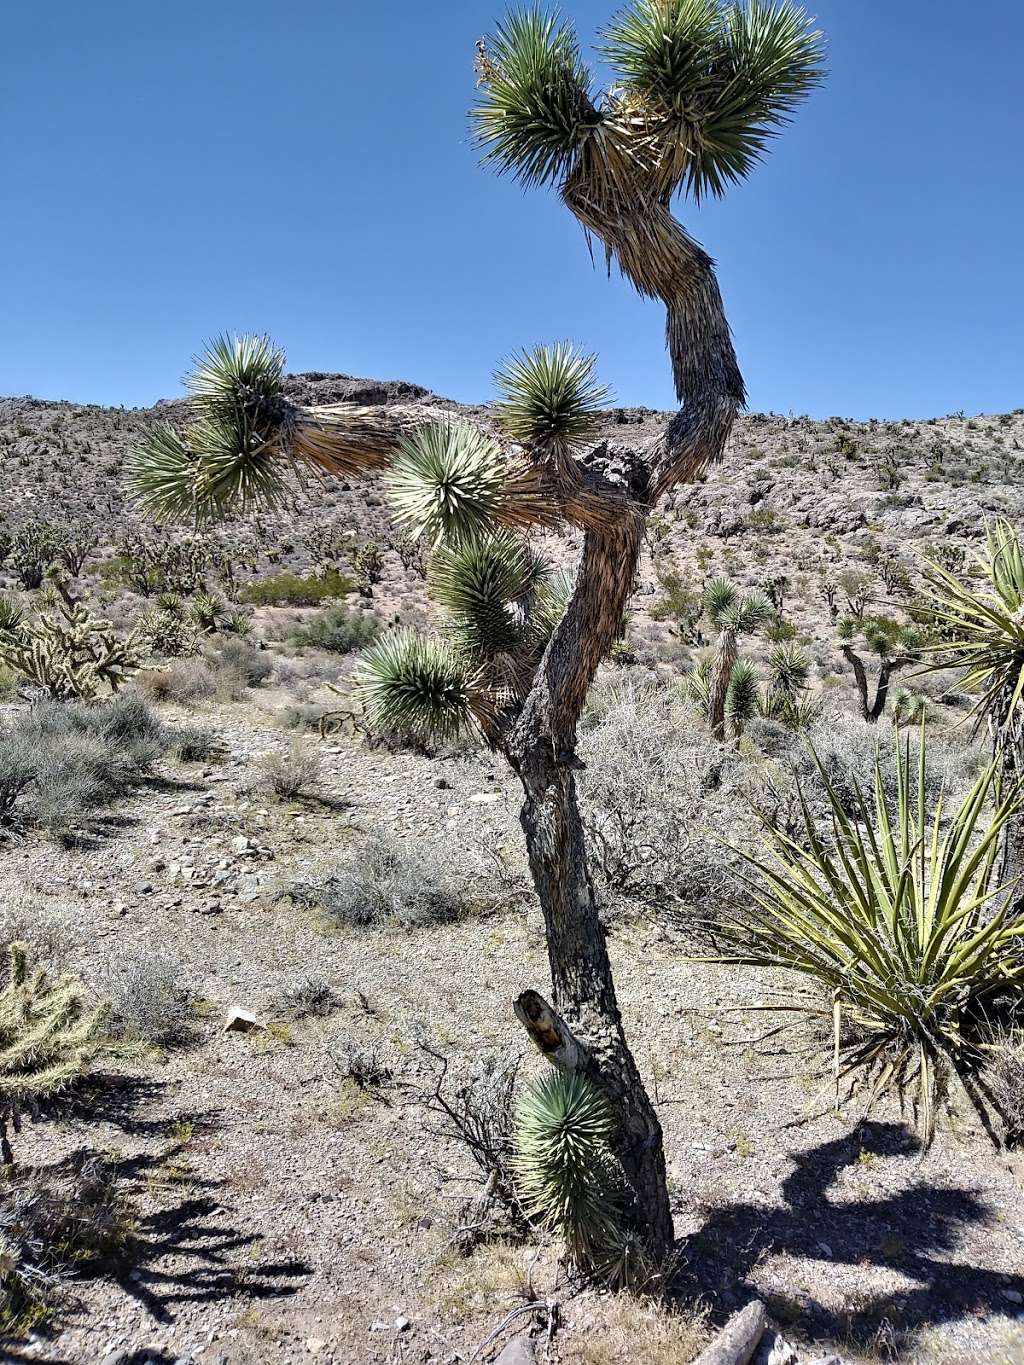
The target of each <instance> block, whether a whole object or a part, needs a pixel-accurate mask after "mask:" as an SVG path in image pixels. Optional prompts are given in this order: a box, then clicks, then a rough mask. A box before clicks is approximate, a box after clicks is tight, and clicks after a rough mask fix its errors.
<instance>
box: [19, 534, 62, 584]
mask: <svg viewBox="0 0 1024 1365" xmlns="http://www.w3.org/2000/svg"><path fill="white" fill-rule="evenodd" d="M56 553H57V537H56V535H55V534H54V531H53V528H52V527H51V526H50V525H49V524H48V523H47V522H29V523H27V524H26V525H25V526H20V527H19V528H18V530H17V531H15V533H14V538H13V540H12V542H11V549H10V559H11V564H12V565H13V567H14V571H15V573H16V574H17V575H18V581H19V582H20V584H21V586H22V587H23V588H24V589H25V591H26V592H31V591H32V590H33V589H35V588H38V587H40V586H41V585H42V582H43V579H44V578H45V577H46V570H47V568H48V566H49V564H50V562H51V560H52V559H53V558H54V556H55V555H56Z"/></svg>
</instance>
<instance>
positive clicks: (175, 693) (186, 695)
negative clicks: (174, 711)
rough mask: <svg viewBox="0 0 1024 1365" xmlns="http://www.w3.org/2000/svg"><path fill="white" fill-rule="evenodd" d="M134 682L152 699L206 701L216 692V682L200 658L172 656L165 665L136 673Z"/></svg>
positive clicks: (189, 701)
mask: <svg viewBox="0 0 1024 1365" xmlns="http://www.w3.org/2000/svg"><path fill="white" fill-rule="evenodd" d="M135 686H136V687H137V688H140V689H141V690H142V691H144V692H145V693H146V694H147V695H148V696H150V697H152V699H153V700H154V701H173V702H177V703H178V704H179V705H182V706H187V705H189V704H190V703H192V702H197V701H208V700H209V699H210V698H211V697H214V696H216V694H217V682H216V679H215V678H214V675H213V673H212V672H211V671H210V666H209V664H207V663H206V661H205V660H204V659H188V658H186V659H174V660H173V661H172V662H171V663H169V664H168V665H167V667H166V668H150V669H147V670H146V671H145V672H143V673H140V674H139V675H138V677H137V678H136V680H135Z"/></svg>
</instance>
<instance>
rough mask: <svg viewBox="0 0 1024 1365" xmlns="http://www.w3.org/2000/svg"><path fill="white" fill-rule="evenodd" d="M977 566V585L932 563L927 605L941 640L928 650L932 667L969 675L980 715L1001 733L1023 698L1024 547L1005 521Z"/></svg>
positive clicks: (991, 534) (993, 530) (991, 533)
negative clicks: (978, 571)
mask: <svg viewBox="0 0 1024 1365" xmlns="http://www.w3.org/2000/svg"><path fill="white" fill-rule="evenodd" d="M976 564H977V567H978V569H979V570H980V581H979V580H978V579H972V578H968V577H967V576H966V574H963V573H954V572H952V571H950V570H949V569H947V568H944V567H943V566H942V565H941V564H939V563H937V562H932V563H930V564H929V566H928V569H927V571H926V574H925V581H926V584H927V596H926V598H925V600H924V602H923V604H922V606H923V609H924V610H925V611H926V612H927V613H928V615H929V617H930V618H931V620H932V622H933V624H934V626H935V629H936V635H937V639H936V640H935V641H934V642H932V643H929V644H928V646H927V647H926V648H927V653H928V655H929V659H930V661H931V662H932V665H933V666H934V667H937V668H941V667H944V666H947V665H948V664H949V663H952V664H953V665H954V666H955V667H958V668H962V669H963V670H964V684H965V686H967V687H968V688H969V689H971V690H972V691H976V692H977V693H978V703H977V707H976V711H977V714H978V715H979V716H980V717H983V718H986V719H991V721H992V722H993V725H994V727H995V728H996V730H1002V728H1003V727H1004V726H1005V725H1006V723H1007V721H1008V720H1009V719H1010V718H1011V716H1012V715H1013V714H1014V712H1016V711H1017V710H1018V708H1019V707H1020V704H1021V698H1022V696H1024V550H1022V547H1021V541H1020V536H1019V535H1018V533H1017V531H1016V529H1015V528H1014V527H1013V526H1012V525H1011V524H1010V523H1009V522H1008V521H1006V520H1003V519H1000V520H998V521H996V522H995V523H994V524H993V525H992V526H990V527H989V528H988V531H987V533H986V536H985V548H984V550H983V551H982V552H981V553H980V554H978V555H977V556H976Z"/></svg>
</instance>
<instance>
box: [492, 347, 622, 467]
mask: <svg viewBox="0 0 1024 1365" xmlns="http://www.w3.org/2000/svg"><path fill="white" fill-rule="evenodd" d="M595 364H596V357H594V356H592V355H586V354H585V353H584V352H582V351H579V350H577V349H576V348H575V347H573V346H571V345H569V343H568V342H559V343H557V345H554V346H537V347H536V348H535V349H534V350H533V351H523V352H521V353H520V354H518V355H513V356H510V357H509V358H508V360H506V361H505V363H504V364H503V365H502V366H501V368H500V369H498V370H497V371H496V373H495V376H494V378H495V382H496V384H497V386H498V388H499V390H500V391H501V393H502V394H503V395H504V398H503V400H502V401H501V402H500V403H499V404H498V420H499V422H500V423H501V427H502V429H503V430H504V431H505V432H507V433H508V435H509V436H511V437H512V439H513V440H516V441H519V442H520V443H521V444H522V445H525V446H531V447H533V448H534V449H536V450H539V451H541V452H542V453H546V454H551V455H554V456H556V457H557V456H559V455H565V454H568V453H570V452H571V451H573V450H574V449H576V448H577V447H579V446H580V445H581V444H582V443H583V442H584V441H586V439H587V438H588V437H589V436H591V435H592V434H593V432H594V430H595V428H596V427H597V425H598V423H599V422H600V416H601V410H602V408H603V407H605V406H607V403H608V397H609V391H608V389H607V388H606V387H604V386H603V385H601V384H599V383H598V382H597V380H596V379H595V378H594V365H595Z"/></svg>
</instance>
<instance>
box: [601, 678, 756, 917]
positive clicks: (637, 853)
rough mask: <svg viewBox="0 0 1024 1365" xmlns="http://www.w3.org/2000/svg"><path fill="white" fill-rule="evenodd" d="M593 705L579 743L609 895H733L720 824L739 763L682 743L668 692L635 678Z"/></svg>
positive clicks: (703, 745)
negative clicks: (720, 891)
mask: <svg viewBox="0 0 1024 1365" xmlns="http://www.w3.org/2000/svg"><path fill="white" fill-rule="evenodd" d="M595 700H596V707H595V710H594V711H592V712H591V713H590V715H589V724H588V726H587V728H586V729H585V731H584V734H583V735H582V736H581V741H580V755H581V757H582V758H583V760H584V762H585V764H586V767H585V768H584V769H583V770H582V771H581V773H580V796H581V808H582V813H583V820H584V826H585V829H586V832H587V838H588V842H589V845H590V848H591V855H592V859H593V867H594V870H595V872H596V874H597V877H598V880H599V884H600V885H601V887H602V888H603V890H604V892H605V894H606V896H608V897H611V898H612V899H614V898H615V897H617V896H627V897H634V898H636V897H639V898H642V899H648V898H650V897H652V896H653V897H656V898H657V899H659V900H661V899H663V897H664V895H666V894H669V895H671V896H675V897H680V898H682V899H685V900H687V901H689V902H690V903H691V904H693V903H695V902H697V901H701V900H703V899H705V897H706V895H707V894H708V893H709V892H711V890H712V889H713V888H715V887H725V886H728V885H729V877H728V865H729V862H730V861H731V858H730V857H729V856H728V855H727V854H725V853H724V852H723V850H722V848H721V845H720V844H719V843H718V841H717V840H716V839H715V838H714V834H713V823H714V822H715V820H716V819H717V817H718V815H719V814H720V810H719V805H720V799H721V798H725V800H726V802H727V800H728V795H727V793H728V789H729V787H730V786H731V784H732V783H733V782H734V780H735V777H736V774H737V772H738V771H739V768H740V760H739V758H738V756H737V755H736V754H735V752H730V751H725V750H723V749H722V748H721V747H720V746H718V745H715V744H713V743H711V742H710V740H708V739H706V738H705V737H704V736H698V735H692V734H691V735H687V736H685V738H684V736H683V735H681V734H680V733H679V727H678V723H677V721H678V718H677V717H676V715H675V714H674V710H673V708H674V707H675V705H676V700H675V697H674V695H673V694H672V693H671V692H668V691H667V690H665V689H659V688H657V687H652V686H651V685H650V684H646V683H643V682H640V681H636V680H634V679H632V678H629V679H627V680H626V682H625V683H624V684H623V685H622V686H621V687H620V688H618V689H614V688H613V689H610V690H608V691H604V690H602V692H601V693H600V694H599V695H598V697H597V698H596V699H595ZM597 717H599V719H597ZM595 720H596V723H594V722H595Z"/></svg>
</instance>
